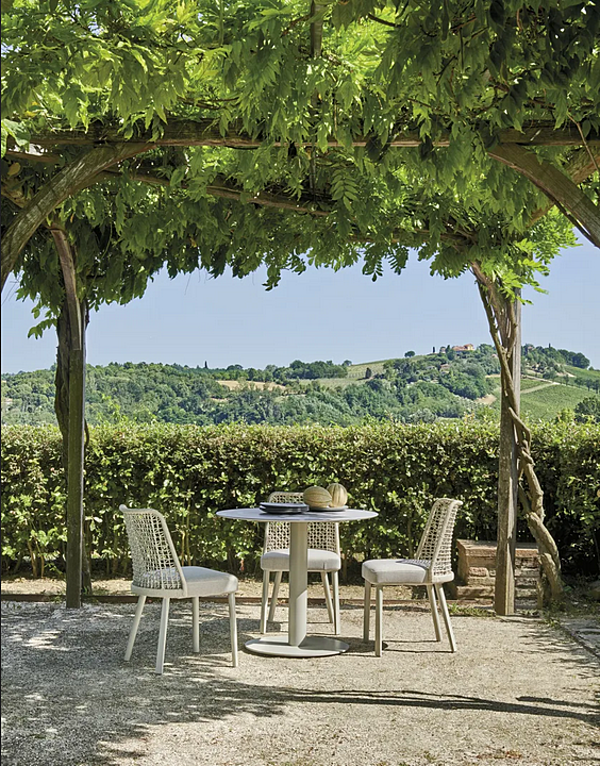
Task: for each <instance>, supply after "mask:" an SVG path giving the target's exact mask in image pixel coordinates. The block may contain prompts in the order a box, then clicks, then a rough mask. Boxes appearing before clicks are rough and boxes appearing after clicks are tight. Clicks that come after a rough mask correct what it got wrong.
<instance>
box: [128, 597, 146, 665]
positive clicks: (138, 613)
mask: <svg viewBox="0 0 600 766" xmlns="http://www.w3.org/2000/svg"><path fill="white" fill-rule="evenodd" d="M145 603H146V596H140V597H139V598H138V601H137V606H136V608H135V616H134V618H133V625H132V626H131V630H130V631H129V641H128V642H127V649H126V650H125V662H129V660H130V659H131V652H132V651H133V645H134V643H135V637H136V636H137V632H138V628H139V626H140V620H141V619H142V610H143V609H144V604H145Z"/></svg>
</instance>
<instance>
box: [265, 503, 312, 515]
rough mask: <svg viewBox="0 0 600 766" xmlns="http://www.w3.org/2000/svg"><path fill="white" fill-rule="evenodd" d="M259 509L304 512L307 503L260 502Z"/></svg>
mask: <svg viewBox="0 0 600 766" xmlns="http://www.w3.org/2000/svg"><path fill="white" fill-rule="evenodd" d="M259 508H260V510H261V511H263V512H264V513H275V514H277V513H286V514H293V513H305V512H306V511H308V505H305V504H304V503H261V504H260V506H259Z"/></svg>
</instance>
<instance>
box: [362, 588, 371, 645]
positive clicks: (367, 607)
mask: <svg viewBox="0 0 600 766" xmlns="http://www.w3.org/2000/svg"><path fill="white" fill-rule="evenodd" d="M370 619H371V583H370V582H368V581H367V580H365V596H364V615H363V641H368V640H369V622H370Z"/></svg>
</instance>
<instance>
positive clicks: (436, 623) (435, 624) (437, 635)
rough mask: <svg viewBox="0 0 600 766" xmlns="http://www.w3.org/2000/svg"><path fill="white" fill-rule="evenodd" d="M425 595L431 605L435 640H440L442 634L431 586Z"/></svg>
mask: <svg viewBox="0 0 600 766" xmlns="http://www.w3.org/2000/svg"><path fill="white" fill-rule="evenodd" d="M427 595H428V596H429V604H430V605H431V616H432V617H433V629H434V630H435V640H436V641H441V640H442V633H441V631H440V615H439V613H438V609H437V600H436V598H435V590H434V587H433V585H428V586H427Z"/></svg>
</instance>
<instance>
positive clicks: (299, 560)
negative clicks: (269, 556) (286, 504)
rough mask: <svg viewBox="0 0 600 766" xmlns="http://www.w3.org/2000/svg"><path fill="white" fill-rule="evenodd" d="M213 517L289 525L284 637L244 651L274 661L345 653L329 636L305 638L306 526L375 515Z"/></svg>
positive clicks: (232, 513) (245, 512) (254, 642)
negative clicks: (286, 621)
mask: <svg viewBox="0 0 600 766" xmlns="http://www.w3.org/2000/svg"><path fill="white" fill-rule="evenodd" d="M217 516H221V517H222V518H224V519H235V520H237V521H254V522H258V523H262V524H266V523H270V522H276V521H285V522H286V523H288V524H289V525H290V572H289V577H290V583H289V593H290V595H289V616H288V620H289V622H288V633H287V635H286V634H285V633H280V634H275V635H273V634H269V635H266V636H261V637H260V638H253V639H251V640H250V641H247V642H246V648H247V649H248V651H250V652H254V653H255V654H266V655H271V656H275V657H327V656H329V655H332V654H341V653H342V652H345V651H347V650H348V648H349V645H348V644H347V643H346V642H345V641H340V640H339V639H337V638H332V637H330V636H307V635H306V622H307V620H306V615H307V605H308V598H307V582H308V576H307V557H308V525H309V523H314V522H317V523H323V522H326V521H335V522H336V523H338V522H346V521H362V520H364V519H373V518H375V516H377V513H375V511H364V510H360V509H355V508H344V509H343V510H335V511H330V510H319V511H303V512H301V513H281V514H279V513H271V512H270V513H266V512H265V511H263V510H261V509H260V508H232V509H230V510H226V511H218V512H217Z"/></svg>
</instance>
